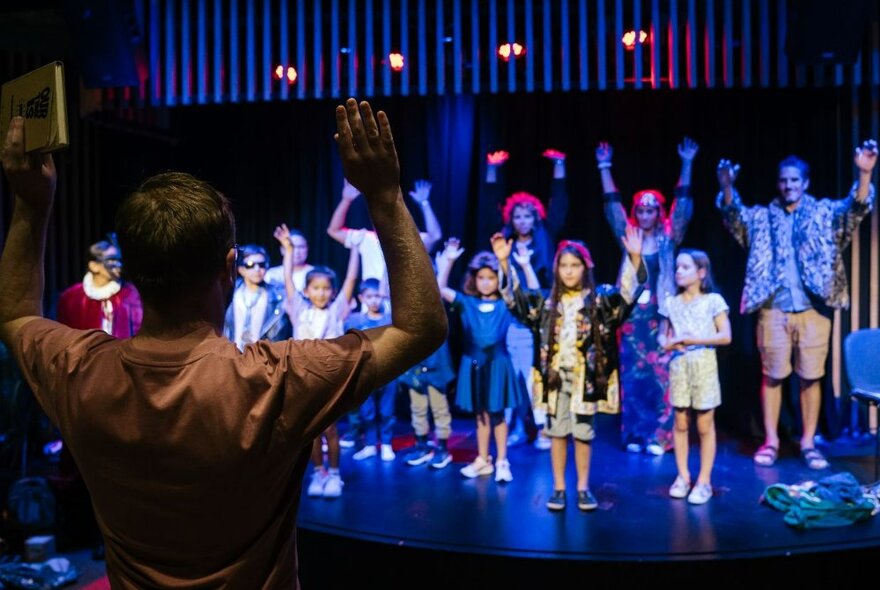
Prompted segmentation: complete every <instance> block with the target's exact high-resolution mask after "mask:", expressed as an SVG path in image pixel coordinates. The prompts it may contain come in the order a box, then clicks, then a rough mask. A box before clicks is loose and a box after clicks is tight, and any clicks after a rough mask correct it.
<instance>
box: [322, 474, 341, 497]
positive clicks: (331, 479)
mask: <svg viewBox="0 0 880 590" xmlns="http://www.w3.org/2000/svg"><path fill="white" fill-rule="evenodd" d="M344 485H345V482H344V481H342V477H340V475H339V474H338V473H331V474H328V476H327V483H326V484H325V485H324V497H325V498H338V497H339V496H341V495H342V486H344Z"/></svg>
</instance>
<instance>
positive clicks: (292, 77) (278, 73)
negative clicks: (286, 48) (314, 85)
mask: <svg viewBox="0 0 880 590" xmlns="http://www.w3.org/2000/svg"><path fill="white" fill-rule="evenodd" d="M275 77H276V78H277V79H279V80H283V79H284V66H278V67H276V68H275ZM294 82H296V69H295V68H294V67H293V66H289V67H288V68H287V83H288V84H293V83H294Z"/></svg>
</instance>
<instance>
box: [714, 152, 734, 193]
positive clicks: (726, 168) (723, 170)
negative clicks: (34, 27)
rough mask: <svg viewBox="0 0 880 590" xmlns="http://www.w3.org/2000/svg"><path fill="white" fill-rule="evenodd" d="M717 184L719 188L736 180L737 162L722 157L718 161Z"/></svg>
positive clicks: (728, 185)
mask: <svg viewBox="0 0 880 590" xmlns="http://www.w3.org/2000/svg"><path fill="white" fill-rule="evenodd" d="M717 172H718V184H720V185H721V188H723V189H724V188H728V187H731V186H733V183H734V182H736V176H737V175H738V174H739V164H734V163H732V162H731V161H730V160H724V159H722V160H721V161H720V162H718V170H717Z"/></svg>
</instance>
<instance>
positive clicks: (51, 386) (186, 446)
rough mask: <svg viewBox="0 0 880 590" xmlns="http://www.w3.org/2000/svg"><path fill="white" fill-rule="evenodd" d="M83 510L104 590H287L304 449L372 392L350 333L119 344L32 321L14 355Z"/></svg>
mask: <svg viewBox="0 0 880 590" xmlns="http://www.w3.org/2000/svg"><path fill="white" fill-rule="evenodd" d="M13 349H14V354H15V356H16V358H17V359H18V361H19V364H20V366H21V368H22V371H23V373H24V375H25V378H26V379H27V382H28V383H29V384H30V386H31V388H32V389H33V390H34V393H35V394H36V396H37V399H38V400H39V402H40V405H41V406H42V407H43V409H44V410H45V411H46V413H47V414H48V415H49V417H50V419H51V420H52V422H53V423H55V424H56V425H57V426H58V428H59V429H60V430H61V433H62V435H63V436H64V440H65V442H66V444H67V445H68V447H69V448H70V451H71V452H72V453H73V456H74V458H75V459H76V462H77V464H78V466H79V468H80V471H81V472H82V475H83V478H84V479H85V482H86V485H87V486H88V488H89V491H90V492H91V495H92V501H93V504H94V507H95V514H96V516H97V519H98V524H99V525H100V527H101V531H102V532H103V534H104V539H105V543H106V556H107V572H108V575H109V578H110V581H111V583H112V585H113V587H114V588H126V589H128V588H156V587H174V588H246V589H253V588H295V587H297V586H298V582H297V577H296V571H297V570H296V568H297V566H296V536H295V521H296V512H297V508H298V506H299V498H300V491H301V487H302V476H303V471H304V470H305V467H306V464H307V463H308V457H309V451H310V449H311V443H312V440H313V439H314V438H315V436H317V435H318V434H320V433H321V432H322V431H323V430H324V429H325V428H326V427H327V426H329V425H330V424H332V423H333V421H334V420H336V418H338V417H339V416H340V415H342V414H343V413H344V412H346V411H347V410H349V409H350V408H352V407H355V406H356V405H357V404H358V403H359V402H360V401H361V400H362V399H363V398H364V397H365V396H366V395H367V394H368V393H369V392H370V391H371V390H372V389H373V388H374V386H375V384H374V383H373V381H374V380H375V379H374V368H373V365H372V363H371V362H370V359H371V356H372V345H371V343H370V341H369V339H368V338H367V337H366V336H365V335H364V334H363V333H361V332H358V331H352V332H350V333H348V334H346V335H345V336H342V337H341V338H337V339H334V340H305V341H293V340H287V341H283V342H274V343H272V342H265V341H261V342H258V343H256V344H252V345H249V346H247V347H246V348H245V350H244V352H243V353H240V352H239V351H238V350H237V349H236V347H235V345H234V344H233V343H231V342H229V341H228V340H226V339H225V338H222V337H220V336H217V335H216V334H215V333H214V331H213V330H212V329H210V328H208V327H203V328H200V329H198V330H196V331H194V332H192V333H190V334H188V335H187V336H185V337H183V338H180V339H178V340H173V341H162V340H155V339H150V338H145V337H140V336H139V337H136V338H134V339H132V340H117V339H115V338H113V337H112V336H109V335H107V334H105V333H104V332H100V331H94V330H92V331H83V330H74V329H71V328H68V327H66V326H63V325H61V324H58V323H56V322H53V321H50V320H44V319H39V320H33V321H31V322H29V323H27V324H26V325H25V326H24V327H23V328H22V329H21V331H20V332H19V335H18V338H17V340H16V342H15V343H14V345H13Z"/></svg>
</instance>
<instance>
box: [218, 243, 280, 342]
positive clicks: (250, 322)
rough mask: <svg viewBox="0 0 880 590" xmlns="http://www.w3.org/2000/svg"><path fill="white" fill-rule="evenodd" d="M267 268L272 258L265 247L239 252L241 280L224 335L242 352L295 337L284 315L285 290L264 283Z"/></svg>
mask: <svg viewBox="0 0 880 590" xmlns="http://www.w3.org/2000/svg"><path fill="white" fill-rule="evenodd" d="M267 268H269V257H268V256H267V255H266V250H265V248H263V247H262V246H257V245H256V244H248V245H246V246H243V247H242V248H241V249H240V250H239V257H238V275H239V280H238V284H237V285H236V288H235V292H234V293H233V295H232V303H230V304H229V307H228V308H227V309H226V321H225V323H224V326H223V332H224V334H225V335H226V337H227V338H229V339H230V340H231V341H233V342H235V345H236V346H238V348H239V349H240V350H244V347H245V345H247V344H251V343H252V342H256V341H258V340H271V341H273V342H278V341H280V340H286V339H288V338H290V336H291V333H292V332H291V325H290V320H289V319H288V317H287V314H286V313H284V311H285V310H284V290H283V289H281V288H279V287H275V286H273V285H269V284H268V283H266V282H265V277H266V269H267Z"/></svg>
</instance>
